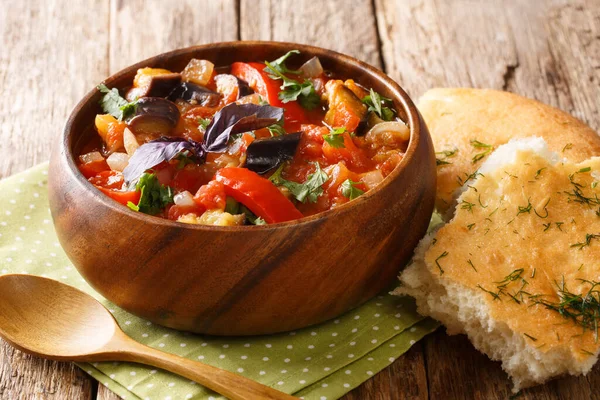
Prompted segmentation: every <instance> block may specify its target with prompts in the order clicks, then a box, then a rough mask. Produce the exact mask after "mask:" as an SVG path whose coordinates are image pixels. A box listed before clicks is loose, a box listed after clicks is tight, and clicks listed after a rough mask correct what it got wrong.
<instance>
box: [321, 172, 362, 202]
mask: <svg viewBox="0 0 600 400" xmlns="http://www.w3.org/2000/svg"><path fill="white" fill-rule="evenodd" d="M330 168H331V169H330V170H329V171H328V173H329V177H330V179H329V181H327V182H326V185H327V187H326V189H325V191H326V192H327V195H328V196H329V200H330V201H331V204H333V205H339V204H343V203H346V202H348V201H349V199H348V198H347V197H346V196H344V194H343V193H342V188H341V187H340V186H341V185H342V183H344V181H346V180H348V179H350V180H351V181H352V182H357V183H356V184H355V185H354V187H356V188H358V189H360V190H362V191H363V192H366V191H367V190H368V189H367V186H366V185H365V184H364V183H362V182H360V176H359V175H358V174H356V173H354V172H352V171H350V170H349V169H348V168H347V167H346V165H344V163H341V162H340V163H337V164H336V165H334V166H333V167H330Z"/></svg>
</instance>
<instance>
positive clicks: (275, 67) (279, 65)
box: [265, 50, 300, 75]
mask: <svg viewBox="0 0 600 400" xmlns="http://www.w3.org/2000/svg"><path fill="white" fill-rule="evenodd" d="M292 54H300V51H299V50H290V51H288V52H287V53H285V54H284V55H282V56H281V57H279V58H278V59H277V60H275V61H271V62H270V63H269V64H268V65H269V67H268V68H265V72H267V73H269V74H275V71H277V72H279V73H280V74H294V75H299V74H300V71H299V70H297V69H289V68H288V67H287V66H286V65H285V60H287V59H288V58H289V57H290V56H291V55H292Z"/></svg>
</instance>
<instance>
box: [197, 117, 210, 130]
mask: <svg viewBox="0 0 600 400" xmlns="http://www.w3.org/2000/svg"><path fill="white" fill-rule="evenodd" d="M210 121H211V119H210V118H198V124H199V125H200V126H199V128H200V130H201V131H202V132H206V128H207V127H208V125H209V124H210Z"/></svg>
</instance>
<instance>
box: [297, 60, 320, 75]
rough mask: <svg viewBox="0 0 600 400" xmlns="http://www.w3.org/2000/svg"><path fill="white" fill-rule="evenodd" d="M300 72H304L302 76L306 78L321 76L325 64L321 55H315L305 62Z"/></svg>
mask: <svg viewBox="0 0 600 400" xmlns="http://www.w3.org/2000/svg"><path fill="white" fill-rule="evenodd" d="M300 72H302V76H303V77H305V78H316V77H318V76H320V75H321V74H322V73H323V66H322V65H321V61H320V60H319V57H313V58H311V59H310V60H308V61H307V62H305V63H304V64H303V65H302V66H301V67H300Z"/></svg>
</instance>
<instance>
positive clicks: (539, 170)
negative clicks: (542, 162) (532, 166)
mask: <svg viewBox="0 0 600 400" xmlns="http://www.w3.org/2000/svg"><path fill="white" fill-rule="evenodd" d="M545 169H546V167H544V168H540V169H538V170H537V171H536V173H535V176H534V179H537V178H539V177H540V174H541V173H542V171H543V170H545Z"/></svg>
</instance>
